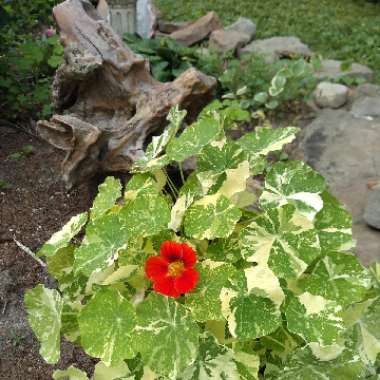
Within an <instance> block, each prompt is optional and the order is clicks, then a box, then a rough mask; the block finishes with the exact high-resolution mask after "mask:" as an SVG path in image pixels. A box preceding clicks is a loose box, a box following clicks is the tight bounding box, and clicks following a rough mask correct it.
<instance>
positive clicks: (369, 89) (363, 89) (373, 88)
mask: <svg viewBox="0 0 380 380" xmlns="http://www.w3.org/2000/svg"><path fill="white" fill-rule="evenodd" d="M356 93H357V94H358V95H359V96H363V95H365V96H372V97H376V96H380V86H379V85H377V84H373V83H363V84H360V85H359V86H357V87H356Z"/></svg>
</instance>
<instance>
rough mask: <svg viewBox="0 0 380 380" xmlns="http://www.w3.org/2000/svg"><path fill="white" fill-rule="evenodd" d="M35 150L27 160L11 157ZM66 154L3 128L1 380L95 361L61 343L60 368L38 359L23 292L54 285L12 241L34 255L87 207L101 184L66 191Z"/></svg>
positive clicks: (89, 366)
mask: <svg viewBox="0 0 380 380" xmlns="http://www.w3.org/2000/svg"><path fill="white" fill-rule="evenodd" d="M25 145H32V146H33V147H34V153H32V154H31V155H29V156H27V157H24V158H23V159H19V160H16V159H12V156H11V157H10V155H12V154H14V153H19V152H21V151H22V149H23V147H24V146H25ZM62 159H63V154H62V152H59V151H57V150H55V149H54V148H52V147H51V146H49V145H48V144H47V143H45V142H43V141H41V140H39V139H37V138H36V137H33V136H31V135H28V134H25V133H23V132H20V131H17V130H14V129H9V128H8V127H4V126H0V180H3V181H6V182H7V183H8V184H9V186H10V187H9V188H7V189H3V188H1V187H0V380H16V379H17V380H19V379H20V380H21V379H22V380H37V379H38V380H50V379H52V373H53V370H54V369H56V368H67V367H68V366H70V365H71V364H73V365H75V366H76V367H78V368H80V369H82V370H85V371H87V372H88V373H89V374H90V373H91V372H92V370H93V365H94V362H93V360H91V359H90V358H88V357H87V356H86V355H85V354H84V353H83V351H82V350H81V349H80V348H78V347H75V346H73V345H72V344H70V343H68V342H62V355H61V360H60V362H59V363H58V365H56V366H52V365H48V364H46V363H45V362H44V361H43V359H42V358H41V357H40V355H39V353H38V350H39V344H38V342H37V340H36V339H35V337H34V335H33V333H32V331H31V329H30V328H29V326H28V323H27V319H26V313H25V310H24V305H23V297H24V292H25V290H26V289H28V288H32V287H34V286H35V285H37V284H39V283H44V284H45V285H46V286H48V287H54V281H53V280H52V279H51V278H50V277H49V275H48V274H47V272H46V270H44V268H43V267H41V266H40V265H39V264H38V262H36V261H35V260H34V259H33V258H31V257H30V256H28V255H27V254H26V253H24V252H23V251H22V250H21V249H20V248H18V247H17V245H16V244H15V242H14V241H13V239H14V238H15V239H17V240H18V241H20V242H21V243H22V244H24V245H25V246H27V247H29V248H30V249H31V250H32V251H33V252H36V251H37V250H38V249H39V248H40V247H41V245H42V244H43V243H44V242H45V241H46V240H47V239H48V238H49V237H50V236H51V235H52V234H53V233H54V232H55V231H57V230H59V229H60V228H61V227H62V226H63V225H64V224H65V223H66V222H67V221H68V220H69V219H70V217H71V216H73V215H76V214H78V213H80V212H82V211H84V210H86V209H88V208H89V206H90V204H91V202H92V199H93V197H94V194H95V192H96V189H97V185H98V183H97V181H96V180H94V181H92V182H91V183H87V184H85V185H82V186H80V187H79V188H76V189H74V190H72V191H70V192H68V191H67V190H66V189H65V187H64V184H63V183H62V181H61V180H60V162H61V161H62Z"/></svg>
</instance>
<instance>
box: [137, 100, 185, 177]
mask: <svg viewBox="0 0 380 380" xmlns="http://www.w3.org/2000/svg"><path fill="white" fill-rule="evenodd" d="M186 113H187V112H186V111H185V110H183V111H180V110H179V108H178V106H175V107H173V108H172V109H171V110H170V112H169V114H168V117H167V119H168V120H169V121H170V125H169V126H168V127H166V129H165V130H164V132H163V133H162V134H161V135H159V136H153V138H152V142H151V143H150V144H149V145H148V147H147V148H146V151H145V155H144V157H143V158H142V159H140V160H138V161H136V163H135V164H134V166H133V168H132V169H133V170H134V171H146V170H154V169H157V168H159V167H163V166H164V165H165V164H166V162H168V161H167V159H168V158H167V157H166V156H161V157H159V156H160V154H162V153H163V151H164V150H165V147H166V146H167V144H168V143H169V142H170V140H171V139H172V138H174V137H175V135H176V133H177V132H178V129H179V128H180V127H181V124H182V122H183V119H184V118H185V116H186ZM169 161H170V160H169ZM163 164H164V165H163Z"/></svg>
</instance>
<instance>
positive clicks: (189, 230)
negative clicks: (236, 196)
mask: <svg viewBox="0 0 380 380" xmlns="http://www.w3.org/2000/svg"><path fill="white" fill-rule="evenodd" d="M240 217H241V211H240V210H239V209H238V208H236V207H234V206H233V205H232V204H231V202H230V201H229V200H228V199H227V198H226V197H225V196H223V195H220V194H218V193H217V194H214V195H206V196H205V197H203V198H202V199H200V200H198V201H196V202H194V203H193V204H192V205H191V206H190V207H189V208H188V209H187V211H186V213H185V219H184V226H185V233H186V235H187V236H189V237H193V238H195V239H215V238H226V237H228V236H230V235H231V234H232V232H233V230H234V228H235V225H236V223H237V222H238V221H239V219H240Z"/></svg>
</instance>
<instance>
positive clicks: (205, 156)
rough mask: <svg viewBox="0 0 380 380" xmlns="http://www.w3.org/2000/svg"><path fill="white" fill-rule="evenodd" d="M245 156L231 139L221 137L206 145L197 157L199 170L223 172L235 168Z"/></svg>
mask: <svg viewBox="0 0 380 380" xmlns="http://www.w3.org/2000/svg"><path fill="white" fill-rule="evenodd" d="M246 159H247V156H246V154H245V152H244V151H243V149H242V148H241V147H240V146H239V145H238V144H236V143H235V142H234V141H232V140H227V139H226V137H223V138H222V139H221V140H218V141H213V142H211V143H210V144H208V145H206V146H205V147H204V148H203V149H202V151H201V153H200V154H199V155H198V157H197V168H198V171H199V172H207V171H213V172H223V171H224V170H226V169H234V168H236V167H237V166H238V165H239V164H240V163H241V162H242V161H245V160H246Z"/></svg>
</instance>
